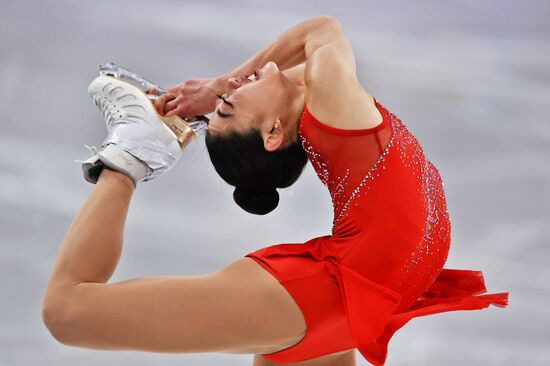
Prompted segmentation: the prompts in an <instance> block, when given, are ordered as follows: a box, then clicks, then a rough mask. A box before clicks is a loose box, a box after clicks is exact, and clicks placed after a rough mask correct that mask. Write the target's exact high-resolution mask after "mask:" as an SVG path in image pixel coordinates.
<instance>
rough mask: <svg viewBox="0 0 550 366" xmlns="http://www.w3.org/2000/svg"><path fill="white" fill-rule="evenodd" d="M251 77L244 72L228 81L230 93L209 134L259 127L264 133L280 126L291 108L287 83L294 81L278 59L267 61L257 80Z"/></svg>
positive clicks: (220, 102) (219, 107)
mask: <svg viewBox="0 0 550 366" xmlns="http://www.w3.org/2000/svg"><path fill="white" fill-rule="evenodd" d="M251 79H253V77H251V76H249V75H243V76H241V77H240V78H238V79H237V78H230V79H229V80H228V82H227V93H226V94H224V95H222V96H221V97H220V98H219V100H218V101H217V103H216V109H215V110H214V113H213V115H212V118H211V119H210V123H209V126H208V133H209V134H212V135H217V134H222V135H225V134H226V133H230V132H238V133H243V132H246V131H247V130H249V129H250V128H253V127H255V128H257V129H258V130H260V132H261V133H262V135H264V134H265V133H269V131H271V130H272V128H273V127H274V126H275V127H277V124H278V123H280V119H281V116H283V115H284V113H286V110H287V108H288V104H289V101H288V95H287V89H286V85H287V84H286V83H290V81H289V80H288V79H287V78H286V76H285V75H284V74H283V73H282V72H281V71H280V70H279V68H278V66H277V64H276V63H274V62H268V63H266V64H265V66H264V67H262V68H261V69H259V70H258V73H257V79H256V80H251Z"/></svg>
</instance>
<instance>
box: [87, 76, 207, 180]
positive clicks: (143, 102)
mask: <svg viewBox="0 0 550 366" xmlns="http://www.w3.org/2000/svg"><path fill="white" fill-rule="evenodd" d="M88 94H89V95H90V97H91V98H92V100H93V101H94V103H95V104H96V105H97V106H98V107H99V109H100V111H101V113H102V114H103V117H104V119H105V123H106V126H107V132H108V134H107V137H106V138H105V140H104V141H103V143H102V146H101V149H99V151H98V152H97V154H96V155H95V156H93V157H92V158H90V159H88V160H86V161H84V162H83V164H82V169H83V173H84V178H85V179H86V180H87V181H89V182H92V183H96V182H97V178H98V177H99V174H100V172H101V169H102V167H103V165H105V166H108V167H110V168H111V169H114V170H117V171H120V172H123V173H124V174H126V175H128V176H129V177H130V178H132V180H133V181H134V183H136V184H137V183H138V182H140V181H147V180H151V179H153V178H155V177H157V176H159V175H161V174H163V173H165V172H166V171H168V170H170V169H171V168H172V167H173V166H174V165H175V163H176V162H177V161H178V160H179V158H180V157H181V154H182V151H183V149H184V148H185V146H186V145H187V144H188V143H189V142H190V141H191V140H192V139H193V138H195V137H196V135H195V133H194V132H193V129H192V128H191V127H190V126H189V124H187V123H186V122H184V121H183V120H182V119H181V118H180V117H177V116H174V117H164V116H161V115H159V114H158V113H157V111H156V109H155V107H154V106H153V104H152V103H151V101H150V100H149V98H148V97H147V96H146V95H145V93H144V92H143V91H141V90H140V89H139V88H137V87H135V86H134V85H131V84H129V83H127V82H125V81H122V80H119V79H116V78H113V77H110V76H105V75H100V76H98V77H97V78H95V79H94V80H93V81H92V82H91V83H90V85H89V86H88ZM94 153H95V152H94Z"/></svg>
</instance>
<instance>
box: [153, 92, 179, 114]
mask: <svg viewBox="0 0 550 366" xmlns="http://www.w3.org/2000/svg"><path fill="white" fill-rule="evenodd" d="M149 92H151V94H155V90H153V89H152V90H150V91H149ZM175 98H176V96H175V95H174V94H171V93H166V94H162V95H161V96H159V97H158V98H157V100H155V102H154V103H153V104H154V106H155V108H156V109H157V112H158V114H160V115H161V116H165V115H166V112H167V111H166V103H168V102H170V101H172V100H174V99H175Z"/></svg>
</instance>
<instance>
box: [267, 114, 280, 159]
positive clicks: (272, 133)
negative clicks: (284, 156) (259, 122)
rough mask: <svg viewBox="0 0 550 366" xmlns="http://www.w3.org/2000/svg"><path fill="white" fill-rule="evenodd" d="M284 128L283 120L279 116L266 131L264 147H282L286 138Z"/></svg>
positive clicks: (269, 148)
mask: <svg viewBox="0 0 550 366" xmlns="http://www.w3.org/2000/svg"><path fill="white" fill-rule="evenodd" d="M284 136H285V134H284V130H283V124H282V123H281V120H280V119H278V118H277V120H275V122H273V123H272V124H271V125H270V128H269V130H268V131H267V132H265V133H264V147H265V149H266V150H267V151H270V152H271V151H275V150H277V149H278V148H280V147H281V145H282V144H283V140H284Z"/></svg>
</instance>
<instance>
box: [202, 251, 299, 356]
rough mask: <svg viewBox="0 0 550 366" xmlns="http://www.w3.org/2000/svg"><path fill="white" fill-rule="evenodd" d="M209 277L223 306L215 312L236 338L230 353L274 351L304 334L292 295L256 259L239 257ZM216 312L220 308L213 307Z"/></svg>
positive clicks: (296, 340) (293, 342) (210, 286)
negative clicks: (219, 312) (221, 309)
mask: <svg viewBox="0 0 550 366" xmlns="http://www.w3.org/2000/svg"><path fill="white" fill-rule="evenodd" d="M208 277H210V280H211V283H210V285H209V288H210V289H211V290H212V291H215V292H216V294H217V297H218V299H219V301H220V303H222V304H223V308H224V309H223V311H222V312H221V314H212V315H213V317H220V319H219V320H220V321H221V322H222V323H223V325H224V327H227V329H230V330H231V332H230V333H231V336H232V337H235V339H234V341H235V342H234V343H235V344H234V345H233V347H232V349H228V350H226V352H227V353H272V352H276V351H278V350H281V349H284V348H287V347H290V346H292V345H294V344H296V343H298V342H299V341H300V340H301V339H302V338H303V336H304V335H305V332H306V323H305V319H304V317H303V315H302V312H301V310H300V308H299V307H298V305H297V304H296V302H295V301H294V299H293V298H292V296H291V295H290V294H289V293H288V291H287V290H286V289H285V288H284V287H283V285H282V284H281V283H279V281H278V280H277V279H276V278H275V277H273V276H272V275H271V274H270V273H269V272H268V271H266V270H265V269H264V268H263V267H262V266H261V265H259V264H258V263H257V262H256V261H254V260H253V259H251V258H248V257H243V258H240V259H238V260H236V261H234V262H232V263H230V264H229V265H227V266H225V267H224V268H222V269H220V270H219V271H217V272H214V273H211V274H209V275H208ZM220 306H221V304H220ZM216 311H219V308H218V307H213V308H212V312H213V313H214V312H216ZM222 336H223V335H222ZM232 343H233V342H232ZM239 344H240V346H239ZM259 346H260V348H258V347H259Z"/></svg>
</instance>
